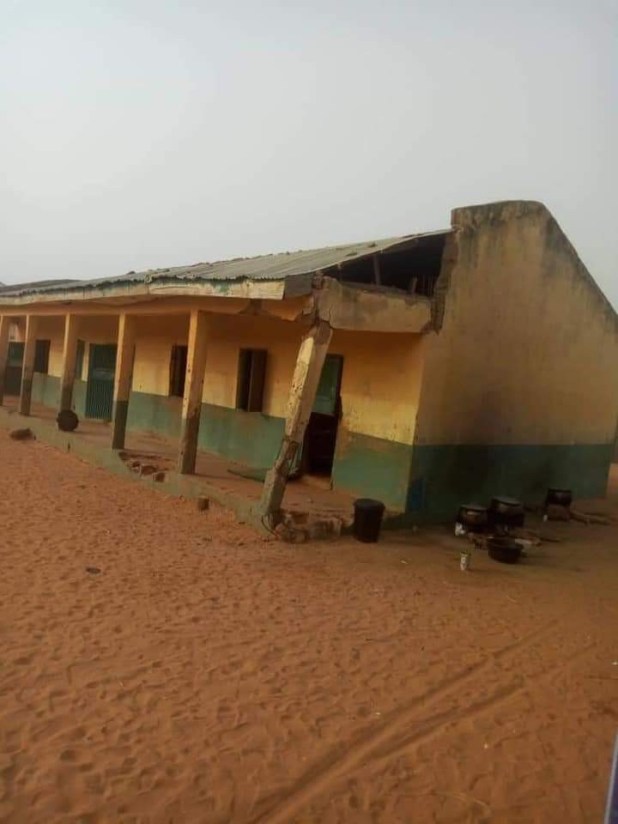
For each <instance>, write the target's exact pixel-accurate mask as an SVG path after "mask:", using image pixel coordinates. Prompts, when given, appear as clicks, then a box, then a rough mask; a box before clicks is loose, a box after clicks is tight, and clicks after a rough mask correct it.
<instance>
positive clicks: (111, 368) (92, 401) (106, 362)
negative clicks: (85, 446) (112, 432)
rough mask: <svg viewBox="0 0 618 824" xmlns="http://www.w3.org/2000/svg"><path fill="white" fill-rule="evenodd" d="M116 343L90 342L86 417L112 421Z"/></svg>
mask: <svg viewBox="0 0 618 824" xmlns="http://www.w3.org/2000/svg"><path fill="white" fill-rule="evenodd" d="M115 373H116V345H115V344H113V343H111V344H107V343H106V344H100V343H91V344H90V359H89V363H88V385H87V387H86V417H87V418H96V419H97V420H101V421H111V419H112V406H113V404H114V375H115Z"/></svg>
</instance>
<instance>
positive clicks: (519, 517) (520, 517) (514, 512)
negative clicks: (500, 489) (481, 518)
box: [489, 496, 525, 527]
mask: <svg viewBox="0 0 618 824" xmlns="http://www.w3.org/2000/svg"><path fill="white" fill-rule="evenodd" d="M524 517H525V513H524V505H523V504H522V503H521V501H518V500H517V499H516V498H505V497H502V496H496V497H495V498H492V499H491V504H490V506H489V520H490V523H491V524H492V525H493V526H503V527H516V526H523V525H524Z"/></svg>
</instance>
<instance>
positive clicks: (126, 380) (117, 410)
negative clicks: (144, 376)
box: [112, 312, 135, 449]
mask: <svg viewBox="0 0 618 824" xmlns="http://www.w3.org/2000/svg"><path fill="white" fill-rule="evenodd" d="M134 356H135V318H134V317H132V316H131V315H128V314H127V313H126V312H123V313H122V314H121V315H120V318H119V320H118V346H117V349H116V374H115V376H114V409H113V412H112V427H113V428H112V449H124V442H125V436H126V432H127V417H128V414H129V395H130V393H131V382H132V379H133V359H134Z"/></svg>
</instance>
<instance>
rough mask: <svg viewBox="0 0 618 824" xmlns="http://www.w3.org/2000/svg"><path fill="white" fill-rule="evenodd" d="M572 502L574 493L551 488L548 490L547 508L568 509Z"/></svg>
mask: <svg viewBox="0 0 618 824" xmlns="http://www.w3.org/2000/svg"><path fill="white" fill-rule="evenodd" d="M572 502H573V493H572V492H571V490H570V489H555V488H550V489H548V490H547V495H546V496H545V505H546V506H564V507H566V508H567V509H568V507H570V506H571V504H572Z"/></svg>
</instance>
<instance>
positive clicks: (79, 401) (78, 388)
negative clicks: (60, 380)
mask: <svg viewBox="0 0 618 824" xmlns="http://www.w3.org/2000/svg"><path fill="white" fill-rule="evenodd" d="M73 410H74V411H75V414H76V415H77V417H78V418H84V417H85V416H86V381H77V380H76V381H75V383H74V384H73Z"/></svg>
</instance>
